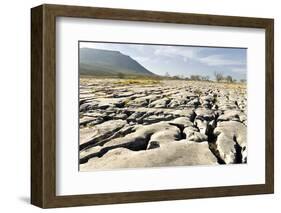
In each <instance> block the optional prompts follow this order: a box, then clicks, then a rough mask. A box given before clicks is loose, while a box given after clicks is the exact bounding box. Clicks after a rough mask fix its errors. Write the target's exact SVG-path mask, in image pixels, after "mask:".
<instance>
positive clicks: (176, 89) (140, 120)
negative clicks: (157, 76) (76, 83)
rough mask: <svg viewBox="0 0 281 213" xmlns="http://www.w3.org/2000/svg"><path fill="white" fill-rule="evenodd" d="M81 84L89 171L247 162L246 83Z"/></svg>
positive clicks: (84, 160) (83, 160)
mask: <svg viewBox="0 0 281 213" xmlns="http://www.w3.org/2000/svg"><path fill="white" fill-rule="evenodd" d="M80 81H81V84H80V100H79V110H80V118H79V126H80V145H79V149H80V170H82V171H92V170H96V169H115V168H138V167H157V166H188V165H216V164H232V163H246V162H247V138H246V135H247V97H246V88H245V85H243V84H224V83H214V82H199V81H198V82H189V81H180V80H177V81H176V80H175V81H171V80H170V81H169V80H163V81H160V82H151V83H149V81H147V80H144V81H140V83H138V80H136V81H130V80H126V79H124V80H120V79H82V80H80ZM147 82H148V83H147Z"/></svg>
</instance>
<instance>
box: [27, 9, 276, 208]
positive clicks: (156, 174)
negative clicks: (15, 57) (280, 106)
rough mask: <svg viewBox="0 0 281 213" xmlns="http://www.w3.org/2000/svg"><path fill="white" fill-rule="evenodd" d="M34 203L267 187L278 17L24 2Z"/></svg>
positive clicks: (185, 195) (244, 192)
mask: <svg viewBox="0 0 281 213" xmlns="http://www.w3.org/2000/svg"><path fill="white" fill-rule="evenodd" d="M31 27H32V29H31V45H32V46H31V78H32V79H31V84H32V85H31V88H32V89H31V110H32V117H31V123H32V126H31V136H32V137H31V139H32V140H31V203H32V204H34V205H36V206H39V207H42V208H52V207H66V206H80V205H81V206H82V205H98V204H114V203H130V202H147V201H162V200H177V199H190V198H207V197H218V196H237V195H253V194H266V193H273V191H274V137H273V136H274V95H273V94H274V48H273V47H274V43H273V41H274V40H273V28H274V23H273V19H265V18H249V17H233V16H216V15H200V14H186V13H171V12H159V11H158V12H156V11H140V10H126V9H110V8H93V7H78V6H65V5H41V6H38V7H35V8H32V9H31Z"/></svg>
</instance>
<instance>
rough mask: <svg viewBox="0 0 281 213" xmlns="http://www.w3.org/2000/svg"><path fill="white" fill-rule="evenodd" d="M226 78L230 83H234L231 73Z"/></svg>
mask: <svg viewBox="0 0 281 213" xmlns="http://www.w3.org/2000/svg"><path fill="white" fill-rule="evenodd" d="M225 80H226V81H227V82H228V83H232V82H233V79H232V76H230V75H228V76H226V78H225Z"/></svg>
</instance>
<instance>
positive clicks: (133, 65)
mask: <svg viewBox="0 0 281 213" xmlns="http://www.w3.org/2000/svg"><path fill="white" fill-rule="evenodd" d="M79 69H80V74H81V75H95V76H118V75H120V74H122V75H124V76H155V74H154V73H152V72H150V71H149V70H147V69H146V68H145V67H143V66H142V65H141V64H139V63H138V62H137V61H135V60H134V59H132V58H131V57H130V56H127V55H124V54H122V53H120V52H119V51H111V50H101V49H91V48H81V49H80V63H79Z"/></svg>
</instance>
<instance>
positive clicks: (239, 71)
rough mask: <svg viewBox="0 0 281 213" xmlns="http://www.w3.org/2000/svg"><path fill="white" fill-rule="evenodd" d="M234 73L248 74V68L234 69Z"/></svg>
mask: <svg viewBox="0 0 281 213" xmlns="http://www.w3.org/2000/svg"><path fill="white" fill-rule="evenodd" d="M232 71H233V72H236V73H246V68H239V67H234V68H232Z"/></svg>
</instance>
